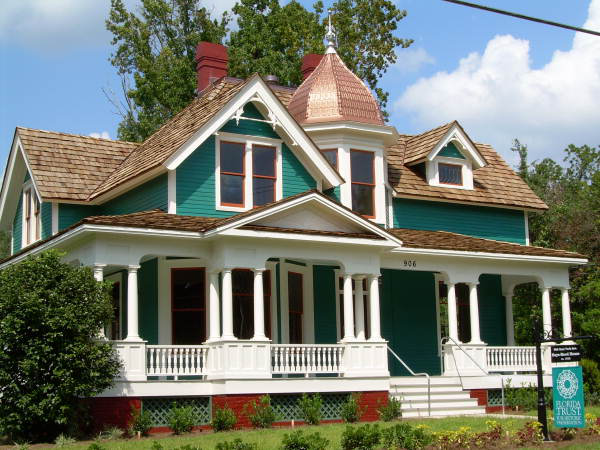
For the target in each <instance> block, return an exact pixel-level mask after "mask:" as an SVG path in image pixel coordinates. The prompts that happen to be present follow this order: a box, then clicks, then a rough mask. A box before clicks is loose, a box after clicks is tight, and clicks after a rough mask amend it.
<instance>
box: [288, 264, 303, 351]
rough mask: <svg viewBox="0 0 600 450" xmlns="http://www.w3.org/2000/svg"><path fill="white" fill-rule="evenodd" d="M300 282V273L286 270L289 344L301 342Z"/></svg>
mask: <svg viewBox="0 0 600 450" xmlns="http://www.w3.org/2000/svg"><path fill="white" fill-rule="evenodd" d="M302 282H303V276H302V274H301V273H297V272H288V305H289V330H290V339H289V341H290V344H302V316H303V314H304V294H303V289H302Z"/></svg>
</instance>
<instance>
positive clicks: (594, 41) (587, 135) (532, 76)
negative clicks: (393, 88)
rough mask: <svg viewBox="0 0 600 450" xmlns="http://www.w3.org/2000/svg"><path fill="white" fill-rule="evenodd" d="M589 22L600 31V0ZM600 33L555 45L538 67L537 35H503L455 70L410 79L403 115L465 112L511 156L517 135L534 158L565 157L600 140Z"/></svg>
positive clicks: (467, 122)
mask: <svg viewBox="0 0 600 450" xmlns="http://www.w3.org/2000/svg"><path fill="white" fill-rule="evenodd" d="M583 27H584V28H589V29H593V30H600V0H592V1H591V3H590V7H589V15H588V19H587V21H586V23H585V24H584V25H583ZM599 99H600V38H598V37H596V36H592V35H586V34H582V33H576V35H575V38H574V40H573V45H572V47H571V49H570V50H568V51H558V50H557V51H555V52H554V54H553V55H552V59H551V60H550V61H549V62H548V63H547V64H546V65H545V66H543V67H541V68H540V69H533V68H532V67H531V61H530V56H529V42H528V41H526V40H522V39H517V38H515V37H513V36H511V35H504V36H496V37H494V38H493V39H492V40H491V41H489V42H488V44H487V46H486V48H485V51H484V52H483V54H479V53H471V54H470V55H468V56H467V57H465V58H463V59H461V60H460V62H459V65H458V68H457V69H456V70H454V71H453V72H450V73H448V72H439V73H437V74H435V75H433V76H431V77H429V78H423V79H420V80H419V81H417V82H416V83H414V84H413V85H411V86H409V87H408V88H407V89H406V90H405V91H404V93H403V94H402V95H401V97H400V98H399V99H398V100H397V101H396V102H395V104H394V107H395V114H396V115H399V114H401V115H403V116H406V115H407V113H408V114H410V115H412V116H413V118H414V121H415V124H416V125H418V126H419V127H420V128H423V129H425V128H428V127H429V128H431V127H434V126H436V125H439V124H441V123H444V122H448V121H450V120H453V119H457V120H458V121H459V122H461V123H462V124H463V126H465V128H466V129H467V132H469V133H470V134H471V136H472V137H474V138H475V139H477V140H479V141H483V142H488V143H491V144H493V145H494V146H495V147H496V149H497V150H499V151H501V152H502V153H503V154H504V156H505V157H507V159H509V160H511V162H514V161H515V157H513V155H510V152H509V151H508V148H509V147H510V143H511V140H512V138H515V137H517V138H519V139H520V140H521V142H523V143H527V144H528V145H529V149H530V155H531V158H532V159H536V158H543V157H545V156H551V157H554V158H555V159H560V160H562V150H563V149H564V147H566V145H567V144H569V143H574V144H576V145H582V144H590V145H598V144H600V106H599V104H598V101H599Z"/></svg>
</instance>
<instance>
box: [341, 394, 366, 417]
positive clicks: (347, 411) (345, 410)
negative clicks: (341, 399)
mask: <svg viewBox="0 0 600 450" xmlns="http://www.w3.org/2000/svg"><path fill="white" fill-rule="evenodd" d="M364 411H365V410H364V408H361V407H360V394H352V395H350V396H348V400H347V401H346V402H345V403H344V404H342V412H341V415H342V419H343V420H344V422H347V423H354V422H358V421H359V420H360V418H361V417H362V415H363V413H364Z"/></svg>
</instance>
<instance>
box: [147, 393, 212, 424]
mask: <svg viewBox="0 0 600 450" xmlns="http://www.w3.org/2000/svg"><path fill="white" fill-rule="evenodd" d="M174 403H175V405H177V406H178V407H185V406H190V407H191V408H192V410H193V411H194V414H195V416H196V417H197V423H196V424H195V425H206V424H208V423H209V422H210V419H211V407H210V399H209V398H208V397H180V398H173V397H169V398H144V399H142V410H143V411H148V412H150V417H151V418H152V426H153V427H166V426H168V425H169V414H170V412H171V408H172V407H173V404H174Z"/></svg>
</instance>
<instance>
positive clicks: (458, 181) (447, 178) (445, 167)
mask: <svg viewBox="0 0 600 450" xmlns="http://www.w3.org/2000/svg"><path fill="white" fill-rule="evenodd" d="M438 171H439V177H440V183H443V184H454V185H457V186H462V185H463V179H462V166H461V165H458V164H447V163H438Z"/></svg>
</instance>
